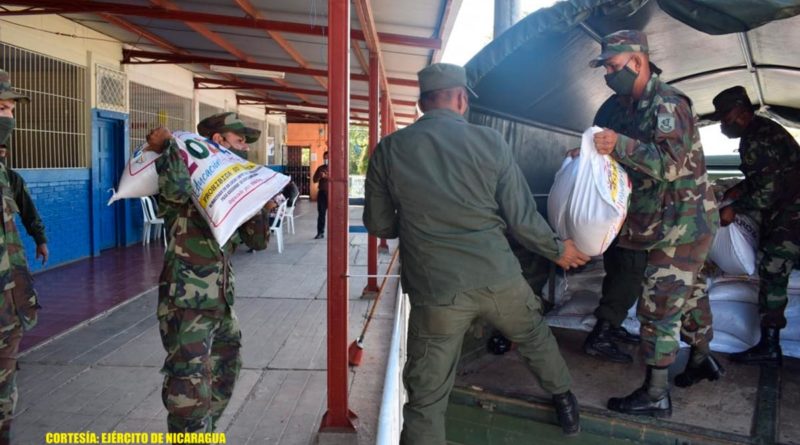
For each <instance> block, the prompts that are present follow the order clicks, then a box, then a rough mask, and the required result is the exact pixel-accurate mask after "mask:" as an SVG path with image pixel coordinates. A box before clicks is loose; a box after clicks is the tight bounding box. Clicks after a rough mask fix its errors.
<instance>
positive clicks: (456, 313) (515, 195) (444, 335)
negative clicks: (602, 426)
mask: <svg viewBox="0 0 800 445" xmlns="http://www.w3.org/2000/svg"><path fill="white" fill-rule="evenodd" d="M418 77H419V86H420V92H421V95H420V99H419V106H420V109H421V110H422V112H423V113H424V115H423V116H422V117H421V118H420V119H419V120H418V121H417V122H416V123H414V124H412V125H410V126H408V127H406V128H405V129H402V130H399V131H397V132H395V133H393V134H391V135H389V136H387V137H385V138H383V139H382V140H381V142H380V143H379V144H378V146H377V147H376V149H375V153H374V154H373V156H372V158H371V159H370V163H369V169H368V171H367V179H366V206H365V208H364V217H363V219H364V225H365V226H366V227H367V229H368V230H369V233H370V234H371V235H374V236H378V237H382V238H398V237H399V238H400V240H401V243H400V258H401V260H402V262H403V271H402V283H403V287H404V289H405V290H406V291H407V292H408V294H409V296H410V298H411V305H412V308H411V314H410V320H409V327H408V347H407V351H408V356H407V362H406V366H405V369H404V371H403V382H404V384H405V387H406V389H407V390H408V402H407V403H406V404H405V406H404V408H403V419H404V425H403V431H402V434H401V439H400V443H401V444H404V445H412V444H413V445H444V444H445V443H446V441H445V427H444V422H445V417H444V414H445V410H446V408H447V400H448V395H449V393H450V390H451V388H452V386H453V381H454V378H455V373H456V363H457V361H458V356H459V352H460V351H461V344H462V340H463V337H464V334H465V333H466V332H467V329H468V328H469V326H470V324H471V323H472V322H473V320H474V319H476V318H477V317H482V318H484V319H486V320H487V321H489V322H490V323H492V324H493V325H494V326H495V327H497V328H498V329H499V330H500V331H501V332H502V333H503V334H504V335H505V336H506V337H508V338H509V339H511V340H512V341H514V342H516V343H517V344H518V345H519V351H520V354H521V355H522V357H523V358H524V360H525V362H526V363H527V365H528V366H529V368H530V369H531V370H532V371H533V373H534V374H535V375H536V377H537V378H538V379H539V382H540V384H541V386H542V387H543V388H544V389H545V390H547V391H549V392H551V393H552V394H553V401H554V404H555V407H556V413H557V415H558V419H559V421H560V423H561V426H562V428H563V430H564V432H565V433H567V434H575V433H577V432H578V430H579V418H578V405H577V402H576V400H575V397H574V396H573V395H572V393H571V392H570V385H571V381H570V375H569V371H568V370H567V367H566V364H565V363H564V359H563V358H562V356H561V354H560V352H559V350H558V345H557V344H556V341H555V338H554V337H553V335H552V333H551V332H550V329H549V327H548V326H547V324H546V323H545V322H544V321H543V318H542V314H541V301H540V300H539V297H538V296H536V295H535V294H534V293H533V291H532V290H531V288H530V286H528V284H527V282H526V281H525V280H524V279H523V277H522V275H521V271H520V265H519V262H518V261H517V259H516V257H515V256H514V254H513V253H512V252H511V250H510V248H509V245H508V242H507V241H506V239H505V237H504V231H505V230H506V229H507V230H509V231H510V232H511V233H512V235H513V236H514V237H515V238H516V239H517V240H518V241H519V242H520V243H522V244H523V245H524V246H525V247H526V248H527V249H529V250H532V251H534V252H537V253H539V254H541V255H543V256H545V257H547V258H549V259H550V260H552V261H556V262H557V263H558V264H559V265H560V266H562V267H564V268H569V267H576V266H579V265H581V264H584V263H585V262H586V261H587V260H588V257H586V256H585V255H584V254H582V253H581V252H579V251H578V250H577V249H576V248H575V247H574V244H573V243H572V242H571V241H569V240H567V241H562V240H560V239H558V236H557V235H556V234H554V233H553V231H552V230H551V229H550V227H549V226H548V225H547V222H545V220H544V219H543V218H542V217H541V215H540V214H539V213H538V212H537V211H536V204H535V202H534V200H533V196H532V194H531V192H530V189H529V188H528V185H527V183H526V182H525V178H524V177H523V175H522V172H521V171H520V169H519V167H518V166H517V164H516V162H515V160H514V157H513V154H512V152H511V149H510V147H509V146H508V144H506V142H505V141H504V140H503V137H502V136H501V135H500V134H499V133H498V132H496V131H494V130H492V129H490V128H487V127H481V126H477V125H472V124H469V123H467V121H466V120H465V119H464V117H463V114H464V113H465V112H466V111H467V106H468V97H467V94H468V93H469V92H470V90H469V89H468V88H467V82H466V75H465V72H464V69H463V68H461V67H460V66H456V65H450V64H445V63H437V64H433V65H431V66H429V67H427V68H425V69H423V70H422V71H420V72H419V73H418Z"/></svg>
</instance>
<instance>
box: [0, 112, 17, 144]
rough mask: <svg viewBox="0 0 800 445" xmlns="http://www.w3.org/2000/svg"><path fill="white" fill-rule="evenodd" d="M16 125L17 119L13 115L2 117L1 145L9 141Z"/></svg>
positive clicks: (0, 121) (0, 124)
mask: <svg viewBox="0 0 800 445" xmlns="http://www.w3.org/2000/svg"><path fill="white" fill-rule="evenodd" d="M16 126H17V121H16V120H15V119H14V118H13V117H0V145H1V144H5V143H6V142H7V141H8V138H9V137H11V132H13V131H14V127H16Z"/></svg>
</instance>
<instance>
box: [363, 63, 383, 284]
mask: <svg viewBox="0 0 800 445" xmlns="http://www.w3.org/2000/svg"><path fill="white" fill-rule="evenodd" d="M378 63H379V62H378V54H377V53H376V52H375V51H370V52H369V155H370V156H372V153H373V152H374V151H375V146H376V145H377V144H378V131H380V130H379V129H378V119H380V111H379V110H378V108H379V103H378V102H379V97H380V88H379V86H380V80H381V79H380V76H381V73H380V67H379V66H378ZM377 274H378V239H377V238H375V237H374V236H372V235H369V236H368V237H367V275H373V276H374V275H377ZM377 292H378V278H377V277H370V278H367V287H366V288H364V294H363V295H362V297H372V296H375V295H377Z"/></svg>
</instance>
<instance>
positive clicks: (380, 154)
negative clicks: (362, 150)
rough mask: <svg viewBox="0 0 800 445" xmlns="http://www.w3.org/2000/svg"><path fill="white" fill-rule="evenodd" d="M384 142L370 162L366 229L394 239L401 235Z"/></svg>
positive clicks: (367, 183)
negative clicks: (389, 179) (390, 186)
mask: <svg viewBox="0 0 800 445" xmlns="http://www.w3.org/2000/svg"><path fill="white" fill-rule="evenodd" d="M384 142H385V140H384V141H381V142H379V143H378V145H377V147H375V152H374V153H373V154H372V156H371V157H370V160H369V166H368V167H367V179H366V182H365V184H364V197H365V198H366V203H365V205H364V215H363V217H362V219H363V221H364V227H366V228H367V231H369V234H370V235H373V236H377V237H380V238H386V239H393V238H397V237H398V235H399V233H398V232H399V230H398V226H399V222H398V216H397V207H396V206H395V203H394V199H393V198H392V195H391V192H390V191H389V184H388V178H389V167H388V165H387V163H386V156H385V153H384V151H385V150H386V148H385V147H384Z"/></svg>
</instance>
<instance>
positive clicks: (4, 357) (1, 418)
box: [0, 70, 39, 445]
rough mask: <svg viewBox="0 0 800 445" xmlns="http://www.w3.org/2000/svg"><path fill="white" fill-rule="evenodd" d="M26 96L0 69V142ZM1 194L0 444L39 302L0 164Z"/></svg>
mask: <svg viewBox="0 0 800 445" xmlns="http://www.w3.org/2000/svg"><path fill="white" fill-rule="evenodd" d="M27 101H28V98H27V97H26V96H23V95H21V94H18V93H16V92H14V90H13V89H12V88H11V81H10V79H9V76H8V73H7V72H5V71H4V70H0V145H3V144H5V143H6V142H7V141H8V138H9V137H10V136H11V132H12V131H13V130H14V127H15V126H16V121H15V120H14V109H15V108H16V105H17V103H18V102H27ZM0 195H2V206H3V208H2V213H3V223H2V230H0V292H2V293H0V445H8V444H9V443H11V421H12V419H13V417H14V407H15V406H16V404H17V382H16V375H17V352H18V351H19V342H20V340H22V332H23V331H28V330H30V329H32V328H33V327H34V326H36V321H37V317H36V316H37V311H38V309H39V304H38V301H37V296H36V292H35V291H34V289H33V278H32V277H31V274H30V271H29V270H28V261H27V259H26V258H25V250H24V249H23V247H22V240H20V237H19V232H17V227H16V224H15V223H14V214H15V213H17V212H18V211H19V209H18V208H17V204H16V202H15V200H14V194H13V192H12V188H11V183H10V180H9V176H8V171H7V169H6V166H5V164H3V163H0Z"/></svg>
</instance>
